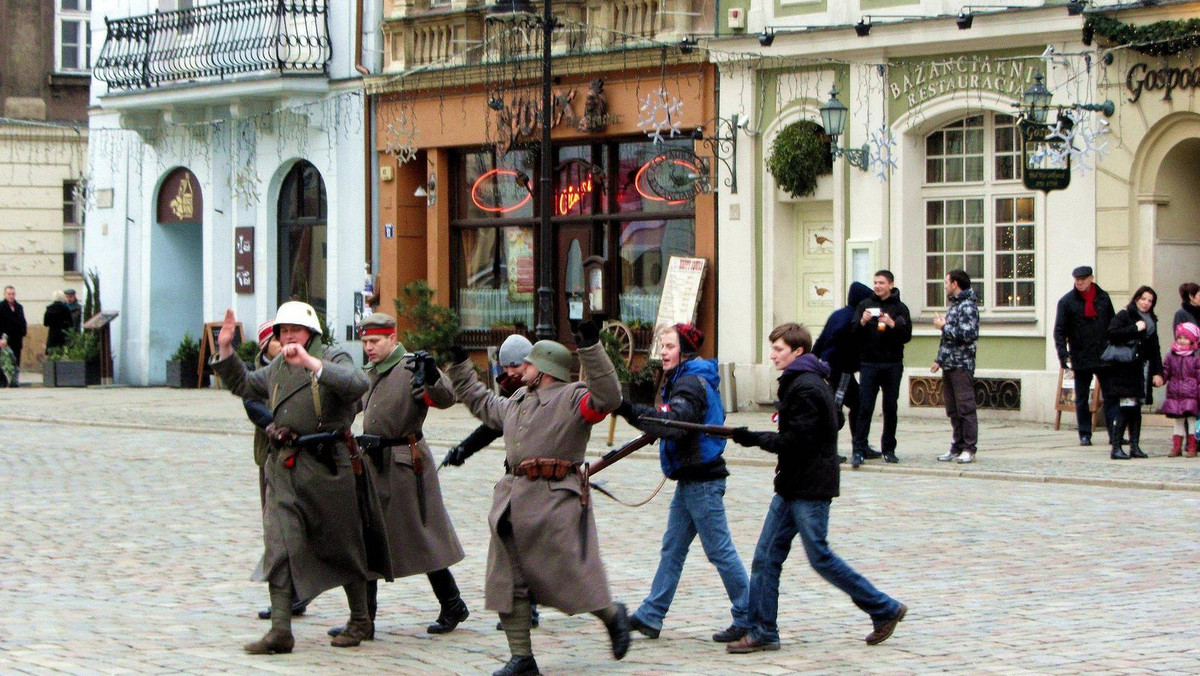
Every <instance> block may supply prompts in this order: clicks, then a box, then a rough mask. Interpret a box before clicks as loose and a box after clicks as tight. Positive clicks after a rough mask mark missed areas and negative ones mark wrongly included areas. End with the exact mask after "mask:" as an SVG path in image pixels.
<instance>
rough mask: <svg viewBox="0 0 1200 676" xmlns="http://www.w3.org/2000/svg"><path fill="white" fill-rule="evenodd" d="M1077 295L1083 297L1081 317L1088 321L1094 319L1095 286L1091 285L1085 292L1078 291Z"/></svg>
mask: <svg viewBox="0 0 1200 676" xmlns="http://www.w3.org/2000/svg"><path fill="white" fill-rule="evenodd" d="M1079 295H1081V296H1083V316H1084V317H1087V318H1088V319H1095V318H1096V285H1095V284H1093V285H1091V286H1089V287H1088V288H1087V291H1080V292H1079Z"/></svg>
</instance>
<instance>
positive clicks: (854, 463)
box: [850, 451, 863, 469]
mask: <svg viewBox="0 0 1200 676" xmlns="http://www.w3.org/2000/svg"><path fill="white" fill-rule="evenodd" d="M862 464H863V456H862V453H859V452H857V451H855V452H854V454H853V455H851V456H850V467H852V468H854V469H858V468H859V466H860V465H862Z"/></svg>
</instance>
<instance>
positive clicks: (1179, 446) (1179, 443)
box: [1167, 434, 1183, 458]
mask: <svg viewBox="0 0 1200 676" xmlns="http://www.w3.org/2000/svg"><path fill="white" fill-rule="evenodd" d="M1181 455H1183V435H1181V434H1176V435H1174V436H1172V437H1171V452H1170V453H1168V454H1167V457H1168V458H1178V457H1179V456H1181Z"/></svg>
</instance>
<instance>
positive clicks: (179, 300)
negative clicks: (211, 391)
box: [147, 167, 204, 384]
mask: <svg viewBox="0 0 1200 676" xmlns="http://www.w3.org/2000/svg"><path fill="white" fill-rule="evenodd" d="M203 202H204V200H203V195H202V193H201V190H200V182H199V181H198V180H196V176H195V174H193V173H192V172H191V171H189V170H187V169H185V168H183V167H179V168H177V169H174V170H173V171H171V172H170V173H169V174H167V177H166V178H165V179H164V180H163V182H162V185H161V186H160V187H159V190H158V198H157V218H156V222H155V224H154V227H153V228H152V229H151V231H150V279H151V280H152V281H151V283H150V320H149V344H148V350H147V353H148V355H149V357H148V358H149V360H150V362H149V364H148V368H147V374H148V375H147V380H148V382H149V383H152V384H162V383H164V382H166V378H167V365H166V363H167V360H168V359H170V358H171V355H172V354H174V352H175V348H176V347H178V346H179V342H180V341H181V340H183V335H184V333H190V334H191V335H192V337H194V338H200V337H201V336H200V332H201V331H202V330H203V328H204V248H203V235H204V225H203V216H202V214H203Z"/></svg>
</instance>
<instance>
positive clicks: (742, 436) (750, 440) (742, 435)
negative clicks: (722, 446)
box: [729, 427, 758, 446]
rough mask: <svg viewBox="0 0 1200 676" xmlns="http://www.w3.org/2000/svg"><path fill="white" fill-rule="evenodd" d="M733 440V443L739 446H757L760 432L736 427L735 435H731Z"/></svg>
mask: <svg viewBox="0 0 1200 676" xmlns="http://www.w3.org/2000/svg"><path fill="white" fill-rule="evenodd" d="M729 438H730V439H733V443H735V444H738V445H739V446H757V445H758V432H751V431H750V429H749V428H747V427H735V428H734V429H733V434H731V435H729Z"/></svg>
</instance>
